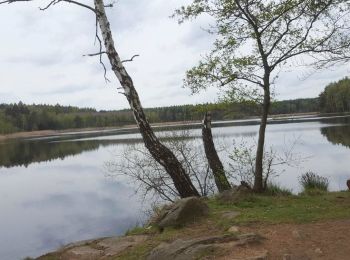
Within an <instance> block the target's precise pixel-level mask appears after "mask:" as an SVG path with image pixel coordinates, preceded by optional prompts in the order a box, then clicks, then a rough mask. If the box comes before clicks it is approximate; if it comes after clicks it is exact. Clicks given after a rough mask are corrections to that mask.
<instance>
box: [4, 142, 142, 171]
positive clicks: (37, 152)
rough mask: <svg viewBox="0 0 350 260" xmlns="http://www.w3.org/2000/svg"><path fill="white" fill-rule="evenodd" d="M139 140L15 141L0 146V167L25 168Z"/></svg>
mask: <svg viewBox="0 0 350 260" xmlns="http://www.w3.org/2000/svg"><path fill="white" fill-rule="evenodd" d="M139 141H140V140H139V139H128V140H86V141H80V140H79V141H47V140H17V141H12V142H7V143H4V144H1V145H0V167H6V168H10V167H15V166H25V167H27V166H28V165H30V164H31V163H35V162H45V161H51V160H55V159H61V160H63V159H64V158H66V157H68V156H73V155H77V154H80V153H82V152H85V151H94V150H97V149H98V148H100V147H105V146H109V145H115V144H125V143H133V142H139Z"/></svg>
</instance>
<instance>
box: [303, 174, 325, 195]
mask: <svg viewBox="0 0 350 260" xmlns="http://www.w3.org/2000/svg"><path fill="white" fill-rule="evenodd" d="M299 183H300V184H301V186H302V187H303V189H304V192H308V191H311V190H318V191H321V192H322V191H323V192H325V191H328V185H329V180H328V178H326V177H322V176H320V175H318V174H316V173H314V172H311V171H309V172H306V173H304V174H303V175H301V177H300V178H299Z"/></svg>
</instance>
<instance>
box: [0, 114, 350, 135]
mask: <svg viewBox="0 0 350 260" xmlns="http://www.w3.org/2000/svg"><path fill="white" fill-rule="evenodd" d="M349 115H350V113H319V112H312V113H297V114H279V115H270V117H269V122H268V124H274V123H288V122H289V123H293V122H303V121H311V120H312V118H314V117H315V118H317V119H322V118H324V117H326V118H328V117H329V118H331V117H338V116H349ZM259 120H260V117H247V118H242V119H235V120H223V121H213V122H212V126H213V127H219V126H225V125H232V126H234V125H257V124H259ZM200 125H201V121H199V120H194V121H177V122H161V123H151V126H152V127H153V128H155V130H162V129H164V128H165V129H167V128H173V129H176V128H179V127H189V128H199V127H200ZM123 130H124V131H130V132H133V131H137V130H138V128H137V125H136V124H132V125H124V126H117V127H116V126H110V127H88V128H73V129H64V130H38V131H28V132H16V133H11V134H3V135H0V142H3V141H7V140H12V139H27V138H45V137H55V136H64V135H79V134H87V135H89V134H96V133H100V132H102V133H103V132H105V133H108V132H117V131H123Z"/></svg>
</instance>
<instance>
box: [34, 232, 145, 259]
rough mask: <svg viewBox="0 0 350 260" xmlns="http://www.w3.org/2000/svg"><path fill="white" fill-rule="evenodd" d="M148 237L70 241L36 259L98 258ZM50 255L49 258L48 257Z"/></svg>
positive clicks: (116, 252) (110, 255) (117, 251)
mask: <svg viewBox="0 0 350 260" xmlns="http://www.w3.org/2000/svg"><path fill="white" fill-rule="evenodd" d="M147 238H148V236H146V235H137V236H125V237H106V238H100V239H94V240H85V241H81V242H76V243H71V244H69V245H67V246H65V247H62V248H61V249H59V250H58V251H56V252H52V253H49V254H46V255H44V256H41V257H39V258H37V259H43V260H44V259H67V260H68V259H69V260H98V259H109V258H110V257H115V256H118V255H119V254H120V253H122V252H123V251H124V250H126V249H128V248H130V247H133V246H136V245H138V244H139V243H141V242H143V241H145V240H146V239H147ZM50 257H51V258H50Z"/></svg>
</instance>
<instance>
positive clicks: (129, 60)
mask: <svg viewBox="0 0 350 260" xmlns="http://www.w3.org/2000/svg"><path fill="white" fill-rule="evenodd" d="M136 57H140V55H139V54H136V55H134V56H132V57H131V59H128V60H122V63H124V62H131V61H133V60H134V58H136Z"/></svg>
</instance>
